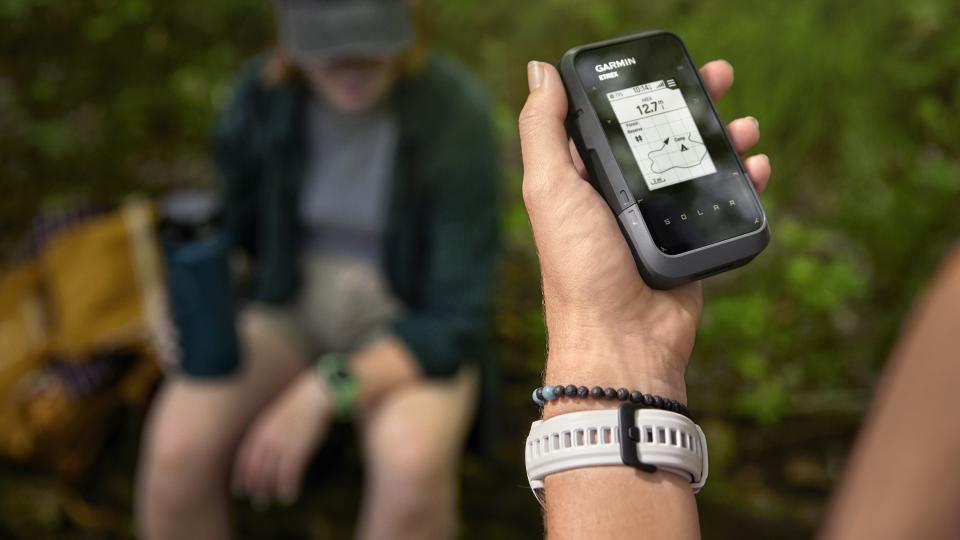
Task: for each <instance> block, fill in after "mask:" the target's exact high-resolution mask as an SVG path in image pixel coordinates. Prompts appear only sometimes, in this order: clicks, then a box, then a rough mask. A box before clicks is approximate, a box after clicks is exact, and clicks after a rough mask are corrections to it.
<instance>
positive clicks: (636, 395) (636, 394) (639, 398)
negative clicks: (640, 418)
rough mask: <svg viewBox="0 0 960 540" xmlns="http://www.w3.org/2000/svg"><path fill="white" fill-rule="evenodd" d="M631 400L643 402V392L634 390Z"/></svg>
mask: <svg viewBox="0 0 960 540" xmlns="http://www.w3.org/2000/svg"><path fill="white" fill-rule="evenodd" d="M630 402H631V403H643V394H642V393H640V391H639V390H634V391H633V392H630Z"/></svg>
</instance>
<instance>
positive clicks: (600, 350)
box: [543, 328, 689, 418]
mask: <svg viewBox="0 0 960 540" xmlns="http://www.w3.org/2000/svg"><path fill="white" fill-rule="evenodd" d="M688 360H689V353H687V354H683V353H679V354H678V353H677V352H676V351H674V350H671V349H670V348H667V347H663V346H661V345H659V344H658V343H657V342H656V341H654V340H651V339H649V338H644V337H641V336H636V335H629V334H617V333H615V332H609V331H606V332H591V331H578V332H576V333H571V332H569V331H553V329H552V328H551V333H550V337H549V345H548V354H547V368H546V374H545V377H544V384H562V385H567V384H574V385H577V386H580V385H584V386H588V387H593V386H601V387H612V388H621V387H624V388H628V389H636V390H640V391H641V392H644V393H650V394H656V395H659V396H662V397H665V398H669V399H675V400H677V401H679V402H681V403H683V404H686V403H687V392H686V382H685V380H684V376H685V373H686V366H687V362H688ZM612 406H613V405H612V404H610V403H604V402H602V401H595V400H577V399H562V400H555V401H551V402H550V403H548V404H547V405H546V407H544V410H543V415H544V418H550V417H552V416H556V415H558V414H563V413H565V412H572V411H578V410H586V409H598V408H610V407H612Z"/></svg>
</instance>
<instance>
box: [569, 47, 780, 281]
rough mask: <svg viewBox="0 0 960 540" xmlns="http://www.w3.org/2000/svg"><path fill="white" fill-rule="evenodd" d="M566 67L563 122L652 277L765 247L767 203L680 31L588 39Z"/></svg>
mask: <svg viewBox="0 0 960 540" xmlns="http://www.w3.org/2000/svg"><path fill="white" fill-rule="evenodd" d="M559 70H560V75H561V77H562V79H563V83H564V86H565V87H566V89H567V96H568V99H569V101H570V107H569V113H568V116H567V131H568V133H569V134H570V136H571V138H572V139H573V141H574V144H575V145H576V147H577V151H578V152H579V153H580V157H581V158H582V159H583V163H584V165H586V167H587V171H588V173H589V175H590V181H591V183H592V184H593V186H594V187H595V188H596V189H597V191H599V192H600V193H601V194H602V195H603V197H604V199H605V200H606V201H607V204H608V205H609V206H610V209H611V210H613V213H614V215H616V217H617V220H618V222H619V225H620V229H621V230H622V231H623V234H624V237H625V238H626V240H627V244H629V246H630V249H631V251H632V252H633V256H634V259H636V262H637V267H638V269H639V270H640V275H641V276H642V277H643V279H644V281H646V282H647V284H648V285H650V286H651V287H653V288H656V289H668V288H671V287H676V286H678V285H682V284H683V283H687V282H689V281H694V280H697V279H701V278H704V277H707V276H710V275H713V274H717V273H720V272H723V271H726V270H729V269H731V268H735V267H737V266H741V265H743V264H746V263H747V262H749V261H750V260H751V259H753V258H754V257H755V256H756V255H757V254H758V253H760V252H761V251H762V250H763V248H764V247H766V245H767V243H768V242H769V240H770V231H769V229H768V227H767V219H766V215H765V214H764V211H763V207H761V206H760V200H759V198H758V197H757V193H756V191H755V190H754V188H753V184H752V183H751V182H750V179H749V178H748V177H747V173H746V170H745V169H744V167H743V163H742V162H741V161H740V157H739V156H738V155H737V151H736V149H735V148H734V146H733V144H732V143H731V142H730V138H729V137H728V136H727V132H726V129H725V128H724V125H723V123H722V122H721V121H720V117H719V116H718V115H717V111H716V109H715V108H714V106H713V102H712V101H711V100H710V95H709V94H708V92H707V91H706V89H705V88H704V85H703V80H701V78H700V73H699V71H697V68H696V65H695V64H694V63H693V60H692V59H691V58H690V53H689V52H688V51H687V48H686V46H685V45H684V43H683V41H682V40H681V39H680V37H679V36H677V35H676V34H673V33H671V32H665V31H654V32H648V33H643V34H638V35H633V36H627V37H622V38H617V39H612V40H608V41H602V42H599V43H591V44H589V45H582V46H580V47H575V48H573V49H570V50H569V51H567V52H566V53H565V54H564V55H563V58H562V59H561V60H560V66H559Z"/></svg>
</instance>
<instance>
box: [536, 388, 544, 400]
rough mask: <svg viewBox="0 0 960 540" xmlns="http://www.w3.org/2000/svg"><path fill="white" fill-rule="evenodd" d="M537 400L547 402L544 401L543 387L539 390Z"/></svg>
mask: <svg viewBox="0 0 960 540" xmlns="http://www.w3.org/2000/svg"><path fill="white" fill-rule="evenodd" d="M537 399H539V400H540V401H546V400H545V399H543V387H542V386H541V387H540V388H537Z"/></svg>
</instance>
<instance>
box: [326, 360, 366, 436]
mask: <svg viewBox="0 0 960 540" xmlns="http://www.w3.org/2000/svg"><path fill="white" fill-rule="evenodd" d="M317 373H318V374H319V375H320V376H321V377H323V380H325V381H327V385H328V386H329V387H330V391H331V392H332V393H333V414H334V416H336V418H337V419H339V420H347V419H350V418H352V417H353V412H354V410H355V409H356V406H357V398H358V397H359V393H360V392H359V388H358V387H357V380H356V379H355V378H354V377H353V374H351V373H350V370H349V368H348V367H347V357H346V356H344V355H342V354H338V353H329V354H325V355H323V356H321V357H320V359H319V360H317Z"/></svg>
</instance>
